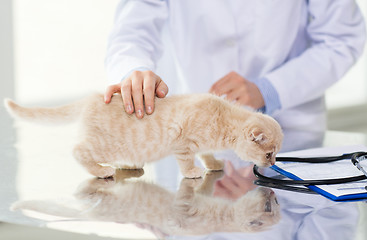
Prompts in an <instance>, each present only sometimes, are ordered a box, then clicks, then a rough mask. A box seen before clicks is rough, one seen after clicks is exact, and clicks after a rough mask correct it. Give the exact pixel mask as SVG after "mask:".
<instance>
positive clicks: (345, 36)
mask: <svg viewBox="0 0 367 240" xmlns="http://www.w3.org/2000/svg"><path fill="white" fill-rule="evenodd" d="M308 13H309V24H308V26H307V29H306V30H307V34H308V36H309V38H310V47H309V48H308V49H306V51H304V52H303V53H302V54H301V55H299V56H298V57H295V58H293V59H290V60H289V61H288V62H286V63H285V64H283V65H282V66H280V67H279V68H277V69H275V70H274V71H272V72H270V73H268V74H266V75H265V76H264V77H265V78H266V79H268V80H269V81H270V83H271V84H272V85H273V87H274V88H275V89H276V91H277V92H278V96H279V99H280V104H281V108H282V109H287V108H292V107H294V106H297V105H300V104H302V103H305V102H308V101H311V100H314V99H317V98H319V97H321V96H323V95H324V92H325V90H326V89H327V88H328V87H330V86H331V85H332V84H333V83H335V82H336V81H337V80H339V79H340V78H341V77H342V76H343V75H344V74H345V73H346V72H347V70H348V69H349V68H350V67H351V66H352V65H353V64H354V63H355V62H356V60H357V58H358V57H359V56H360V55H361V54H362V51H363V47H364V44H365V25H364V19H363V17H362V15H361V13H360V11H359V8H358V6H357V4H356V3H355V1H354V0H323V1H320V0H309V1H308Z"/></svg>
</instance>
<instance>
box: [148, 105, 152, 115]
mask: <svg viewBox="0 0 367 240" xmlns="http://www.w3.org/2000/svg"><path fill="white" fill-rule="evenodd" d="M152 112H153V109H152V107H151V106H147V113H148V114H151V113H152Z"/></svg>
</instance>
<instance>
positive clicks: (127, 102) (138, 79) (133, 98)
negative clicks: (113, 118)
mask: <svg viewBox="0 0 367 240" xmlns="http://www.w3.org/2000/svg"><path fill="white" fill-rule="evenodd" d="M114 93H121V96H122V101H123V103H124V107H125V111H126V112H127V113H128V114H132V113H134V112H135V115H136V116H137V117H138V118H142V117H143V116H144V106H145V112H146V113H147V114H152V113H153V112H154V97H155V96H157V97H159V98H164V97H165V96H166V95H167V93H168V87H167V85H166V83H165V82H163V80H162V79H161V78H160V77H159V76H158V75H156V74H155V73H154V72H152V71H134V72H133V73H132V74H131V75H130V76H129V77H127V78H125V79H124V80H123V81H122V82H121V83H118V84H115V85H111V86H109V87H108V88H107V89H106V92H105V94H104V100H105V103H110V102H111V98H112V95H113V94H114Z"/></svg>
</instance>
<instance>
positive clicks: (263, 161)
mask: <svg viewBox="0 0 367 240" xmlns="http://www.w3.org/2000/svg"><path fill="white" fill-rule="evenodd" d="M245 124H246V126H245V127H244V130H243V131H242V133H241V135H240V137H239V139H238V142H237V145H236V149H235V152H236V153H237V155H238V156H239V157H240V158H241V159H243V160H247V161H251V162H254V163H255V164H256V165H258V166H261V167H268V166H271V165H274V164H275V156H276V154H277V153H278V152H279V150H280V148H281V145H282V141H283V133H282V129H281V127H280V125H279V124H278V123H277V122H276V121H275V120H274V119H273V118H271V117H269V116H267V115H264V114H260V113H256V114H254V115H253V116H251V117H250V118H249V119H248V120H247V121H246V122H245Z"/></svg>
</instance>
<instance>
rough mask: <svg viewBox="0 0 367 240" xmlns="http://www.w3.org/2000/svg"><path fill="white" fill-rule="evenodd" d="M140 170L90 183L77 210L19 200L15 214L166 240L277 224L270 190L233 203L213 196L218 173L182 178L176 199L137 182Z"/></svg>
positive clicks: (78, 195) (82, 190) (83, 186)
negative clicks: (151, 232) (112, 226)
mask: <svg viewBox="0 0 367 240" xmlns="http://www.w3.org/2000/svg"><path fill="white" fill-rule="evenodd" d="M142 174H143V170H118V171H116V175H115V177H114V178H109V179H98V178H93V179H90V180H88V181H86V182H84V183H83V184H81V185H80V186H79V188H78V190H77V193H76V194H75V197H76V200H77V201H78V204H75V206H77V207H70V206H63V205H60V204H56V203H53V202H50V201H22V202H17V203H15V204H14V205H13V208H14V209H28V210H33V211H37V212H42V213H46V214H51V215H56V216H62V217H71V218H82V219H87V220H98V221H113V222H118V223H131V222H132V223H141V224H149V225H151V226H152V227H154V228H156V229H159V230H160V231H161V232H163V233H165V234H168V235H197V234H209V233H212V232H218V231H220V232H257V231H262V230H265V229H267V228H268V227H270V226H272V225H274V224H275V223H277V222H278V221H279V219H280V213H279V212H280V210H279V205H278V204H277V201H276V197H275V194H274V193H273V191H272V190H270V189H265V188H257V189H255V190H253V191H250V192H248V193H247V194H246V195H244V196H243V197H241V198H238V199H237V200H235V201H232V200H226V199H221V198H215V197H212V196H211V195H212V192H213V185H214V183H215V181H216V180H218V179H219V178H220V177H222V175H223V172H222V171H219V172H208V173H207V174H206V175H205V176H204V178H203V179H183V180H182V181H181V184H180V187H179V189H178V191H177V193H176V194H174V193H172V192H170V191H168V190H166V189H164V188H162V187H160V186H158V185H156V184H152V183H147V182H145V181H143V180H140V179H136V178H134V177H139V176H141V175H142Z"/></svg>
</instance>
